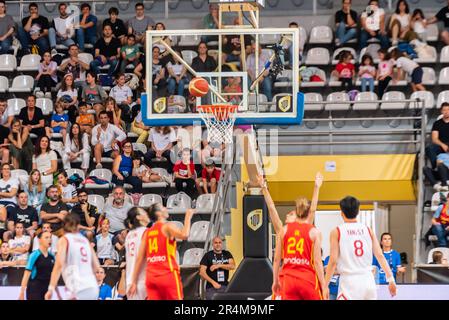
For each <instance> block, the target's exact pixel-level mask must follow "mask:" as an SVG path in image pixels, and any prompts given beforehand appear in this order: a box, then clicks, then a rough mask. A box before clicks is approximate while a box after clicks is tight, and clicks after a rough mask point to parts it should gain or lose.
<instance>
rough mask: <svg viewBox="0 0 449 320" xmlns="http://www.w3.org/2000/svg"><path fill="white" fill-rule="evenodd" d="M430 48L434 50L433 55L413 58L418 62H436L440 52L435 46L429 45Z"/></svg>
mask: <svg viewBox="0 0 449 320" xmlns="http://www.w3.org/2000/svg"><path fill="white" fill-rule="evenodd" d="M429 48H430V50H431V51H432V56H431V57H428V58H419V57H418V58H416V59H413V60H414V61H416V62H417V63H435V62H437V58H438V54H437V49H436V48H435V47H432V46H429Z"/></svg>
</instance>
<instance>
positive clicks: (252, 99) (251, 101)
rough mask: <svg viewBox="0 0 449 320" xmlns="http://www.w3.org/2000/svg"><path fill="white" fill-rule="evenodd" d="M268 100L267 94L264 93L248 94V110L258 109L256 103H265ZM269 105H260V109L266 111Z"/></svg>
mask: <svg viewBox="0 0 449 320" xmlns="http://www.w3.org/2000/svg"><path fill="white" fill-rule="evenodd" d="M264 102H268V99H267V96H266V95H264V94H263V93H259V94H258V95H257V97H256V95H255V94H254V93H250V94H249V96H248V110H249V111H256V108H257V106H256V103H264ZM267 108H268V106H267V105H259V111H261V112H266V111H267Z"/></svg>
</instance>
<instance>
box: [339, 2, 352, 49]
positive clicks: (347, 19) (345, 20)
mask: <svg viewBox="0 0 449 320" xmlns="http://www.w3.org/2000/svg"><path fill="white" fill-rule="evenodd" d="M351 3H352V0H343V7H342V9H341V10H339V11H337V12H336V13H335V23H336V25H337V29H336V30H335V37H336V39H335V44H336V45H337V46H340V45H343V44H345V43H346V42H348V41H349V40H351V39H352V38H355V37H356V35H357V12H355V11H354V10H351Z"/></svg>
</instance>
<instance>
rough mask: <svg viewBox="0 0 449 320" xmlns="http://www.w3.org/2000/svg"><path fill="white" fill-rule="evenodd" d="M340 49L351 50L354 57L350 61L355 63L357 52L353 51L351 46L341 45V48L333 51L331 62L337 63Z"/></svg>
mask: <svg viewBox="0 0 449 320" xmlns="http://www.w3.org/2000/svg"><path fill="white" fill-rule="evenodd" d="M342 51H349V52H351V54H352V56H353V57H354V58H353V59H352V60H351V62H352V63H354V64H355V63H356V60H357V53H356V51H355V49H354V48H351V47H343V48H338V49H337V50H335V51H334V54H333V55H332V64H333V65H336V64H337V63H338V55H339V54H340V53H341V52H342Z"/></svg>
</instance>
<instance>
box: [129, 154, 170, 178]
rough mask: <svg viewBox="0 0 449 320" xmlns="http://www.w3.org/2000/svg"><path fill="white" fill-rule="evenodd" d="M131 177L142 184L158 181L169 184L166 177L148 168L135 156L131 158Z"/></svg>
mask: <svg viewBox="0 0 449 320" xmlns="http://www.w3.org/2000/svg"><path fill="white" fill-rule="evenodd" d="M133 176H135V177H137V178H139V179H140V180H142V182H143V183H150V182H160V181H165V182H167V183H169V181H168V180H169V179H168V178H167V177H164V176H161V175H160V174H159V173H158V172H155V171H153V170H151V168H150V167H149V166H147V165H146V164H144V163H142V158H140V157H136V156H134V158H133ZM170 182H171V181H170Z"/></svg>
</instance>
